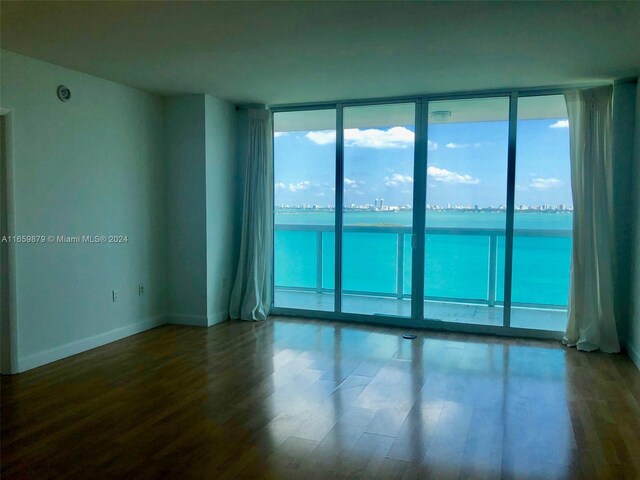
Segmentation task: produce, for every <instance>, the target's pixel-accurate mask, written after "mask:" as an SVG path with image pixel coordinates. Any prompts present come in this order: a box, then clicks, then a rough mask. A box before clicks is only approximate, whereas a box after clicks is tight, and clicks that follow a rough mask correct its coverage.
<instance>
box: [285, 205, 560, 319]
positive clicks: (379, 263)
mask: <svg viewBox="0 0 640 480" xmlns="http://www.w3.org/2000/svg"><path fill="white" fill-rule="evenodd" d="M275 222H276V233H275V245H274V252H275V257H274V260H275V263H274V274H275V284H276V287H302V288H313V289H315V288H316V281H317V266H316V265H317V253H316V252H317V241H318V235H317V232H316V231H315V229H313V228H312V227H310V226H313V225H333V223H334V215H333V213H332V212H328V211H317V212H314V211H309V210H304V211H303V210H277V211H276V215H275ZM411 222H412V212H411V211H401V212H351V211H350V212H345V214H344V225H345V226H350V225H354V226H366V227H376V226H384V227H407V226H409V227H410V226H411ZM505 223H506V214H505V213H500V212H482V211H480V212H452V211H444V212H442V211H441V212H434V211H429V212H427V218H426V224H427V229H428V230H429V229H431V228H434V229H438V228H449V229H451V228H464V229H494V233H495V234H496V285H495V290H496V300H497V301H498V302H499V301H501V300H502V299H503V298H504V256H505V238H504V234H503V232H504V229H505ZM571 224H572V215H571V214H570V213H546V212H535V213H534V212H523V213H516V215H515V230H516V235H515V237H514V251H513V285H512V301H513V302H514V303H516V304H536V305H537V304H543V305H556V306H561V307H565V306H566V305H567V299H568V292H569V268H570V258H571V238H570V236H568V237H558V236H555V237H549V236H548V237H527V236H519V235H518V230H519V229H522V230H545V231H551V232H559V231H560V232H565V233H570V232H571ZM279 225H297V226H300V228H301V230H279V229H278V226H279ZM289 228H291V227H289ZM303 228H304V229H305V230H302V229H303ZM309 228H311V229H310V230H309ZM478 233H482V234H474V235H460V234H446V235H443V234H435V233H432V232H429V231H428V233H427V234H426V239H425V289H424V290H425V295H426V296H427V297H434V298H447V299H464V300H486V299H487V298H488V291H489V270H490V266H489V253H490V237H489V235H488V233H490V232H487V231H486V230H485V231H484V232H478ZM399 236H404V249H403V262H402V264H403V268H402V270H401V275H402V278H403V282H402V283H403V292H404V294H409V293H410V292H411V254H412V251H411V247H410V245H411V236H410V234H398V233H394V232H345V233H344V237H343V274H342V278H343V288H344V289H345V291H352V292H363V293H364V292H369V293H378V294H388V295H394V294H396V288H397V274H398V273H397V258H398V242H399ZM334 242H335V237H334V233H333V232H330V231H326V232H323V233H322V287H323V288H324V289H332V288H333V286H334V285H333V284H334V281H333V280H334V255H335V253H334Z"/></svg>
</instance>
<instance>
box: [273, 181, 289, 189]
mask: <svg viewBox="0 0 640 480" xmlns="http://www.w3.org/2000/svg"><path fill="white" fill-rule="evenodd" d="M275 187H276V191H278V190H284V189H285V188H287V186H286V185H285V184H284V183H282V182H278V183H276V184H275Z"/></svg>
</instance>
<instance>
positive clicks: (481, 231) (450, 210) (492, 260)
mask: <svg viewBox="0 0 640 480" xmlns="http://www.w3.org/2000/svg"><path fill="white" fill-rule="evenodd" d="M428 114H429V116H428V122H429V126H428V132H429V141H428V150H427V171H426V176H427V188H426V193H427V206H426V222H425V225H426V240H425V268H424V287H425V288H424V296H425V304H424V316H425V317H426V318H432V319H437V320H445V321H452V322H463V323H476V324H488V325H502V323H503V309H502V306H501V304H502V300H503V298H502V296H501V292H499V291H498V288H497V287H498V285H500V284H502V283H503V278H504V254H505V249H504V244H505V242H504V240H505V229H506V221H507V208H506V205H507V153H508V147H509V97H496V98H472V99H464V100H443V101H434V102H429V110H428Z"/></svg>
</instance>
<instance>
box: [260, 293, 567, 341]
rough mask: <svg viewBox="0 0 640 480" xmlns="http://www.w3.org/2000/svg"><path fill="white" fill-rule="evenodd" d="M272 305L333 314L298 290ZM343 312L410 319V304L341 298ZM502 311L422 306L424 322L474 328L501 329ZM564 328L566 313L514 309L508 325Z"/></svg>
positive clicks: (327, 298)
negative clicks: (430, 321) (490, 327)
mask: <svg viewBox="0 0 640 480" xmlns="http://www.w3.org/2000/svg"><path fill="white" fill-rule="evenodd" d="M273 303H274V305H276V306H278V307H287V308H296V309H302V310H319V311H333V304H334V295H333V294H331V293H316V292H308V291H300V290H285V289H279V288H278V289H276V291H275V298H274V302H273ZM342 311H343V312H346V313H362V314H365V315H372V314H376V313H380V314H384V315H396V316H400V317H409V316H411V301H410V300H409V299H402V300H399V299H396V298H389V297H372V296H364V295H343V296H342ZM502 313H503V309H502V308H501V307H488V306H486V305H470V304H464V303H450V302H436V301H427V302H424V314H425V317H426V318H429V319H433V320H442V321H446V322H456V323H472V324H476V325H498V326H499V325H502ZM566 324H567V312H566V310H551V309H539V308H523V307H513V308H512V309H511V325H512V326H513V327H519V328H532V329H536V330H552V331H558V332H563V331H564V330H565V327H566Z"/></svg>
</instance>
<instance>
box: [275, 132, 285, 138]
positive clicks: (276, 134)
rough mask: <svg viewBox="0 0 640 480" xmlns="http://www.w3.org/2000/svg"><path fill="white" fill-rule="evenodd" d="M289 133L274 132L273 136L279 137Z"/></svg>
mask: <svg viewBox="0 0 640 480" xmlns="http://www.w3.org/2000/svg"><path fill="white" fill-rule="evenodd" d="M286 134H287V132H273V136H274V137H276V138H278V137H284V136H285V135H286Z"/></svg>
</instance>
